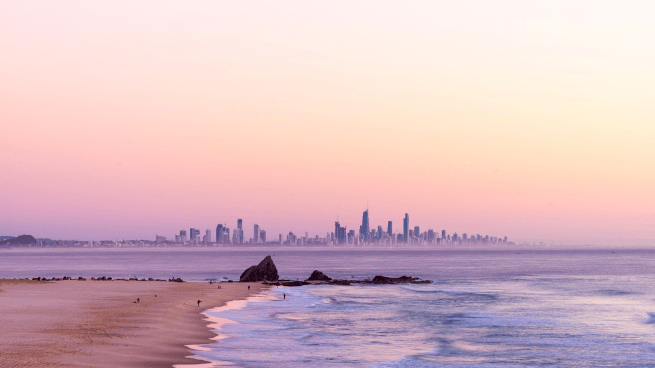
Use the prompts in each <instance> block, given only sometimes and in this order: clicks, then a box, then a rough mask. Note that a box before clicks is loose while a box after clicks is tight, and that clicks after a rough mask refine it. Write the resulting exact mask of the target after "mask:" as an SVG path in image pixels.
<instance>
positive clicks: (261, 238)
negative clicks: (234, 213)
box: [259, 230, 266, 244]
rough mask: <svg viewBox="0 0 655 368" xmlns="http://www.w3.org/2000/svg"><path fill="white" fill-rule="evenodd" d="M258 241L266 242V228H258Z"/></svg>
mask: <svg viewBox="0 0 655 368" xmlns="http://www.w3.org/2000/svg"><path fill="white" fill-rule="evenodd" d="M259 242H260V243H262V244H266V230H259Z"/></svg>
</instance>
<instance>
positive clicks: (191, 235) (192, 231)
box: [189, 228, 196, 240]
mask: <svg viewBox="0 0 655 368" xmlns="http://www.w3.org/2000/svg"><path fill="white" fill-rule="evenodd" d="M189 240H196V229H194V228H191V229H190V230H189Z"/></svg>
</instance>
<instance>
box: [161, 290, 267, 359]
mask: <svg viewBox="0 0 655 368" xmlns="http://www.w3.org/2000/svg"><path fill="white" fill-rule="evenodd" d="M270 290H271V289H268V290H263V291H261V292H259V293H257V294H255V295H253V296H250V297H248V298H246V299H239V300H230V301H228V302H227V303H225V305H223V306H221V307H214V308H210V309H207V310H204V311H203V312H202V314H203V315H204V316H205V317H206V318H204V319H203V321H209V322H210V323H209V324H208V325H207V327H209V328H210V329H211V330H212V331H213V332H214V333H215V334H216V336H214V337H212V338H211V340H214V341H220V340H222V339H224V338H226V337H228V336H227V335H225V334H219V331H220V330H221V329H222V327H223V325H225V324H227V323H238V322H235V321H232V320H231V319H227V318H223V317H217V316H213V315H211V314H209V313H220V312H224V311H226V310H238V309H244V308H246V307H247V306H248V303H252V302H256V303H265V302H271V301H274V300H278V298H276V297H274V296H273V295H271V293H269V291H270ZM209 344H212V343H209ZM209 344H202V345H185V346H186V347H187V348H189V349H191V350H192V351H193V350H196V351H210V350H211V348H210V347H208V346H207V345H209ZM187 358H192V359H196V360H200V361H205V362H208V363H198V364H175V365H173V368H212V367H215V366H216V365H217V364H221V363H226V362H225V361H218V360H211V359H208V358H206V357H203V356H199V355H195V354H194V355H189V356H187Z"/></svg>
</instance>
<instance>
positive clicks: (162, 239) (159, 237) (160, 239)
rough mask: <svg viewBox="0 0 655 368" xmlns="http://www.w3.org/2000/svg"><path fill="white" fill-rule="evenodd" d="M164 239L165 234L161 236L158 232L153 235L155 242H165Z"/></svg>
mask: <svg viewBox="0 0 655 368" xmlns="http://www.w3.org/2000/svg"><path fill="white" fill-rule="evenodd" d="M165 241H166V237H165V236H161V235H159V234H158V235H156V236H155V243H156V244H160V243H163V242H165Z"/></svg>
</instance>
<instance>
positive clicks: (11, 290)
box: [0, 280, 266, 367]
mask: <svg viewBox="0 0 655 368" xmlns="http://www.w3.org/2000/svg"><path fill="white" fill-rule="evenodd" d="M219 285H220V289H219V288H218V286H219ZM248 286H250V290H248ZM264 288H266V286H264V285H262V284H260V283H227V282H222V283H218V284H217V283H214V284H212V285H209V283H200V282H184V283H177V282H161V281H159V282H158V281H121V280H114V281H92V280H87V281H77V280H68V281H55V282H37V281H23V280H20V281H18V280H0V311H1V313H0V326H2V328H1V331H0V350H1V354H0V366H1V367H172V366H173V365H175V364H199V363H202V361H198V360H195V359H190V358H187V356H190V355H192V354H193V353H192V351H191V350H190V349H189V348H188V347H187V346H186V345H199V344H207V343H210V342H211V340H210V339H211V338H212V337H215V334H214V333H213V332H212V331H211V330H210V329H209V328H208V324H209V322H208V321H206V320H205V316H204V315H203V314H201V313H202V312H203V311H204V310H207V309H209V308H213V307H217V306H222V305H225V304H226V302H228V301H230V300H242V299H246V298H248V297H249V296H251V295H254V294H256V293H258V292H259V291H261V290H263V289H264ZM137 298H138V300H139V302H137V303H135V302H136V301H137ZM198 300H201V301H202V302H201V303H200V307H198V305H197V301H198Z"/></svg>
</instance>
